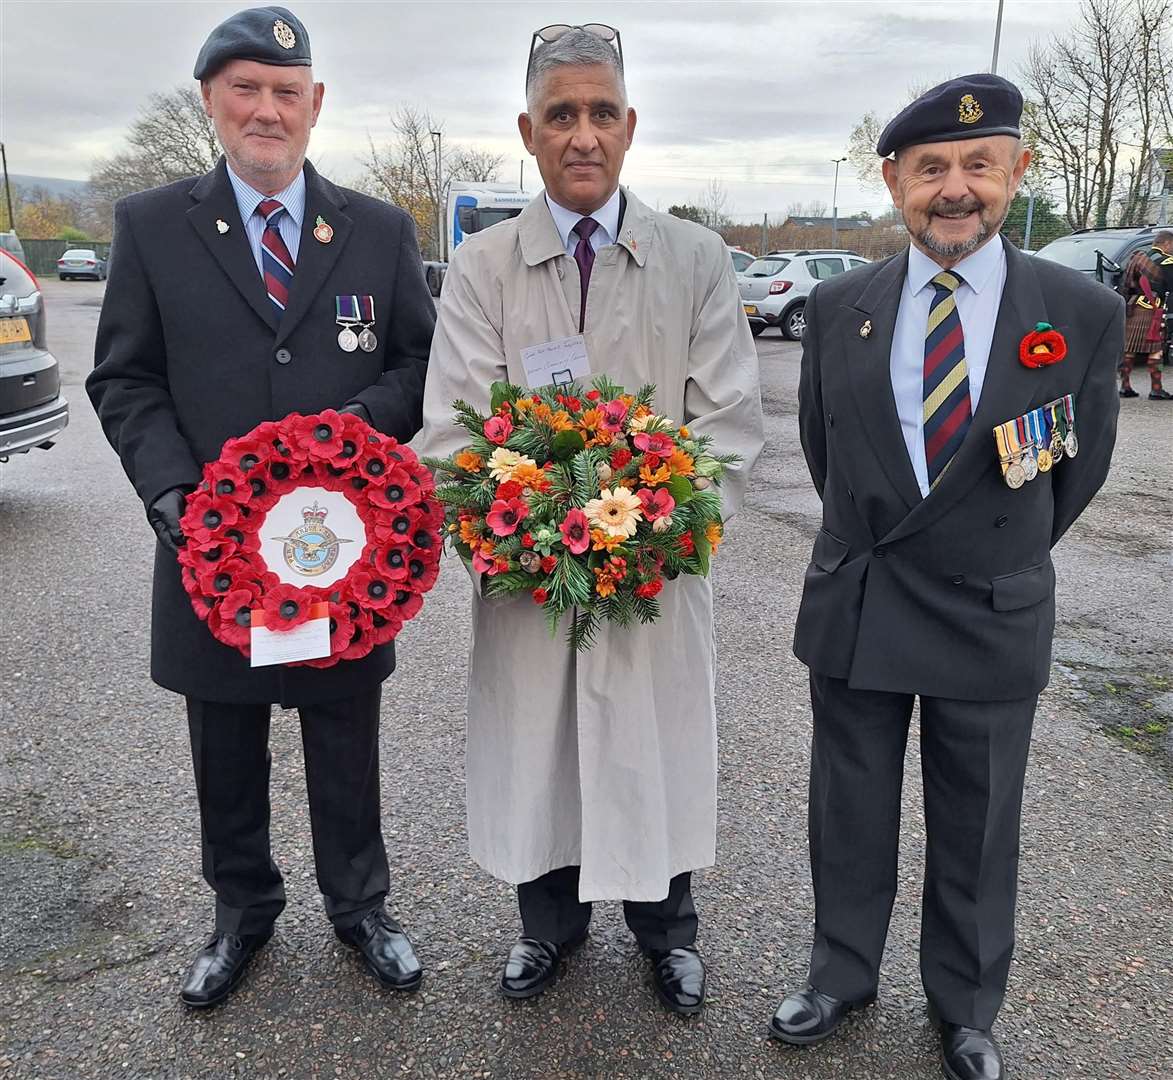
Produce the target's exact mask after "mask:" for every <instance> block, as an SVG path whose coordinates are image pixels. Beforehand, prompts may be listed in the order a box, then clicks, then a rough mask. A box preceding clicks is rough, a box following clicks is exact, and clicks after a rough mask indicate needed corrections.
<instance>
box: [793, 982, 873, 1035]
mask: <svg viewBox="0 0 1173 1080" xmlns="http://www.w3.org/2000/svg"><path fill="white" fill-rule="evenodd" d="M875 1000H876V995H875V994H872V995H871V997H866V998H861V999H860V1000H859V1001H841V1000H840V999H839V998H836V997H831V995H830V994H824V993H822V992H821V991H819V990H816V989H815V988H814V987H813V986H811V985H810V984H807V985H806V986H804V987H803V988H802V989H801V990H795V991H793V992H792V993H789V994H787V995H786V997H784V998H783V999H782V1004H781V1005H779V1006H778V1010H777V1012H775V1013H774V1016H773V1018H772V1019H771V1020H770V1034H771V1035H772V1036H773V1037H774V1038H775V1039H781V1040H782V1041H783V1042H786V1043H792V1044H793V1045H795V1046H807V1045H809V1044H810V1043H817V1042H821V1041H822V1040H823V1039H825V1038H826V1037H827V1036H828V1035H830V1034H831V1033H832V1032H833V1031H834V1030H835V1029H836V1028H837V1027H838V1026H839V1025H840V1024H842V1023H843V1021H844V1020H845V1019H847V1014H848V1013H852V1012H855V1010H856V1009H862V1008H865V1007H866V1006H868V1005H870V1004H871V1003H872V1002H873V1001H875Z"/></svg>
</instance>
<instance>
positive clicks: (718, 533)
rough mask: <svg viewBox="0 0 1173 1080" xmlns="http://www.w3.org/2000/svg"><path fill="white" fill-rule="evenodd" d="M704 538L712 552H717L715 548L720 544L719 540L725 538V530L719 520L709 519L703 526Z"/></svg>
mask: <svg viewBox="0 0 1173 1080" xmlns="http://www.w3.org/2000/svg"><path fill="white" fill-rule="evenodd" d="M705 539H706V540H708V542H709V546H710V547H711V548H712V549H713V554H714V555H716V554H717V548H719V547H720V546H721V541H722V540H724V539H725V530H724V529H723V528H722V527H721V523H720V522H719V521H710V522H709V523H708V525H706V526H705Z"/></svg>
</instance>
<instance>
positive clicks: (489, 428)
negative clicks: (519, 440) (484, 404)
mask: <svg viewBox="0 0 1173 1080" xmlns="http://www.w3.org/2000/svg"><path fill="white" fill-rule="evenodd" d="M512 434H513V421H511V420H509V419H508V418H507V417H504V416H494V417H492V418H491V419H489V420H486V421H485V438H486V439H488V440H489V442H491V443H493V444H494V445H495V446H504V445H505V442H506V440H507V439H508V438H509V436H510V435H512Z"/></svg>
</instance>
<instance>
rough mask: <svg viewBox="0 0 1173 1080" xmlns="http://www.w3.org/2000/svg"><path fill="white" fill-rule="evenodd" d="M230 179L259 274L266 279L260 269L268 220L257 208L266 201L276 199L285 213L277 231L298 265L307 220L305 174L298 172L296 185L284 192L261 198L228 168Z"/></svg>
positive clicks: (261, 196)
mask: <svg viewBox="0 0 1173 1080" xmlns="http://www.w3.org/2000/svg"><path fill="white" fill-rule="evenodd" d="M228 179H229V180H230V181H231V183H232V191H233V194H235V196H236V205H237V206H238V207H239V208H240V220H241V221H242V222H244V231H245V235H246V236H247V237H248V246H249V247H250V248H252V253H253V259H255V260H256V264H257V273H258V274H260V275H261V278H262V279H263V278H264V276H265V273H264V270H263V269H262V265H261V235H262V233H264V231H265V219H264V218H263V217H261V215H260V214H257V213H255V211H256V208H257V207H258V206H259V205H260V203H261V202H262V201H263V200H265V199H276V200H277V201H278V202H279V203H280V204H281V205H282V206H284V207H285V210H286V212H285V213H284V214H282V215H281V220H280V221H278V222H277V231H278V232H279V233H280V234H281V239H282V240H284V241H285V246H286V247H287V248H288V249H289V254H290V255H291V256H292V257H293V261H294V262H297V252H298V248H299V247H300V246H301V223H302V219H303V218H304V217H305V172H304V170H302V171H299V172H298V174H297V176H296V177H294V180H293V183H292V184H290V185H289V187H287V188H286V189H285V190H284V191H279V192H277V194H276V195H262V194H261V193H260V192H259V191H256V190H254V189H253V188H251V187H249V185H248V184H246V183H245V182H244V181H243V180H241V178H240V177H239V176H237V175H236V173H234V172H233V171H232V166H231V165H229V166H228Z"/></svg>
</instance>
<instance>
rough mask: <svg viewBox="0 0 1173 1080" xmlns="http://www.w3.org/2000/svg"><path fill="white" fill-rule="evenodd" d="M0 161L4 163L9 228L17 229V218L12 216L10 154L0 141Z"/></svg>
mask: <svg viewBox="0 0 1173 1080" xmlns="http://www.w3.org/2000/svg"><path fill="white" fill-rule="evenodd" d="M0 161H3V163H4V197H5V199H7V200H8V228H9V229H12V230H13V231H15V229H16V218H14V217H13V216H12V185H11V184H10V183H9V182H8V154H7V153H5V151H4V144H3V143H2V142H0Z"/></svg>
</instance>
